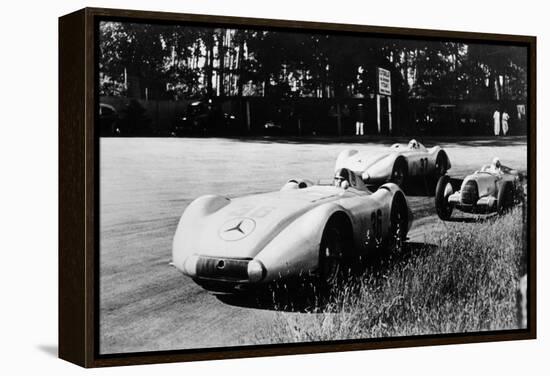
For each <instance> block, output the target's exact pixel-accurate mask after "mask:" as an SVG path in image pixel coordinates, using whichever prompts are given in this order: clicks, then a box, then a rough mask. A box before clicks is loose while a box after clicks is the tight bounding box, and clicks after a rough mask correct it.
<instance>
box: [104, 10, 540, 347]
mask: <svg viewBox="0 0 550 376" xmlns="http://www.w3.org/2000/svg"><path fill="white" fill-rule="evenodd" d="M96 28H97V30H96V42H97V45H98V48H97V50H96V51H97V56H96V70H95V72H96V76H95V80H96V86H97V88H96V91H97V99H96V101H97V103H96V113H97V116H96V122H95V132H96V133H97V134H99V140H98V142H99V145H98V148H99V149H98V150H99V166H98V169H99V173H98V177H99V192H98V197H99V203H98V218H99V236H98V238H99V247H98V294H99V297H98V307H97V312H98V316H99V317H98V324H99V328H98V342H99V354H100V355H112V354H130V353H144V352H156V351H172V350H197V349H215V348H243V347H245V348H246V347H248V346H261V345H275V344H276V345H279V344H289V343H291V344H302V343H323V342H331V343H338V342H340V341H343V342H346V341H348V342H349V341H358V340H361V341H368V340H380V339H391V338H412V337H414V338H416V337H418V338H423V337H426V336H432V337H433V336H445V335H455V334H466V333H471V334H476V333H493V332H494V333H506V332H514V331H522V330H526V329H527V328H528V327H529V324H530V323H529V320H528V317H529V315H528V303H529V302H528V293H527V290H528V284H527V278H528V275H529V273H530V270H529V267H528V265H529V262H528V258H529V242H528V236H527V231H528V218H529V210H528V209H529V206H528V202H529V197H528V187H529V182H530V176H529V173H528V172H529V166H528V134H529V106H530V102H529V96H528V93H529V70H528V67H529V54H528V47H527V46H526V45H522V44H519V43H518V44H514V43H511V42H481V41H479V40H466V39H465V40H461V39H458V38H449V39H442V38H427V37H426V38H424V39H422V38H420V37H418V36H414V35H411V36H402V35H401V36H392V35H389V34H388V35H383V34H369V33H352V32H344V31H342V32H336V31H334V32H328V31H326V30H325V31H316V30H307V29H291V28H287V29H284V28H275V27H273V28H269V27H265V28H261V27H257V26H255V27H252V26H251V27H247V26H246V25H243V26H235V27H228V26H223V25H216V24H204V23H203V24H200V23H193V22H178V23H176V22H174V23H170V22H162V23H161V22H157V23H155V22H154V21H145V20H141V21H139V22H138V21H135V20H124V19H108V18H104V19H103V20H101V21H100V22H98V23H97V25H96Z"/></svg>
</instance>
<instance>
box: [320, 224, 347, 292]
mask: <svg viewBox="0 0 550 376" xmlns="http://www.w3.org/2000/svg"><path fill="white" fill-rule="evenodd" d="M342 222H343V221H340V220H338V219H336V218H333V219H332V220H330V221H329V223H327V225H326V227H325V230H324V231H323V236H322V239H321V245H320V247H319V248H320V249H319V277H320V283H321V286H320V287H321V289H322V290H324V292H331V291H333V290H334V289H335V288H336V287H337V285H338V284H339V283H340V282H341V281H342V280H343V278H344V276H345V275H346V273H347V270H346V262H345V259H346V244H347V243H348V241H347V239H346V238H345V236H346V233H345V231H344V226H343V223H342Z"/></svg>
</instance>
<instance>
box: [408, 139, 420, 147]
mask: <svg viewBox="0 0 550 376" xmlns="http://www.w3.org/2000/svg"><path fill="white" fill-rule="evenodd" d="M409 148H410V149H417V148H418V141H416V140H415V139H412V140H410V141H409Z"/></svg>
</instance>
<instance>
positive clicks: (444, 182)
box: [435, 175, 453, 221]
mask: <svg viewBox="0 0 550 376" xmlns="http://www.w3.org/2000/svg"><path fill="white" fill-rule="evenodd" d="M452 193H453V187H452V185H451V178H450V177H449V176H447V175H443V176H442V177H440V178H439V181H438V182H437V186H436V187H435V209H436V211H437V215H438V216H439V218H441V219H443V220H444V221H446V220H448V219H449V218H451V214H452V212H453V206H452V205H450V204H449V196H450V195H451V194H452Z"/></svg>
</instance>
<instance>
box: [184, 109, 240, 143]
mask: <svg viewBox="0 0 550 376" xmlns="http://www.w3.org/2000/svg"><path fill="white" fill-rule="evenodd" d="M235 122H236V116H235V114H232V113H227V112H223V111H222V109H221V107H220V106H219V105H218V104H215V103H213V102H212V100H199V101H194V102H191V103H189V105H188V106H187V109H186V111H185V115H184V116H182V117H180V118H179V119H178V120H177V122H176V125H175V130H174V134H175V135H176V136H188V135H191V136H206V135H217V134H223V133H225V132H227V131H228V130H230V129H233V128H234V126H235Z"/></svg>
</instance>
